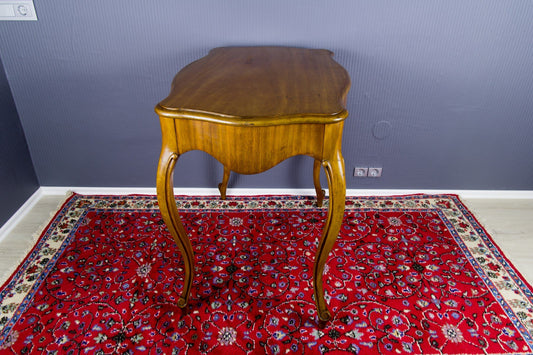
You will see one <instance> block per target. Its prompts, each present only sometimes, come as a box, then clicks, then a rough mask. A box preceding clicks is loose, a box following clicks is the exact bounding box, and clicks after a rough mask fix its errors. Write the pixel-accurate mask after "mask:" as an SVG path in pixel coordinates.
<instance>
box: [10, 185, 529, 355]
mask: <svg viewBox="0 0 533 355" xmlns="http://www.w3.org/2000/svg"><path fill="white" fill-rule="evenodd" d="M176 203H177V205H178V208H179V210H180V215H181V217H182V220H183V222H184V225H185V226H186V229H187V232H188V233H189V235H190V238H191V241H192V244H193V249H194V252H195V258H196V264H195V265H196V270H195V277H194V283H193V289H192V293H191V299H190V302H189V305H188V306H187V308H186V309H184V310H182V309H180V308H178V307H177V306H176V302H177V299H178V297H179V295H180V292H181V290H182V274H183V263H182V260H181V256H180V254H179V251H178V249H177V247H176V245H175V244H174V242H173V240H172V238H171V236H170V235H169V233H168V231H167V230H166V227H165V224H164V223H163V221H162V219H161V216H160V214H159V211H158V208H157V200H156V199H155V197H154V196H135V195H132V196H83V195H76V194H74V195H72V196H71V197H70V198H69V199H68V200H67V202H66V203H65V204H64V205H63V206H62V208H61V209H60V210H59V212H58V213H57V214H56V215H55V216H54V217H53V219H52V220H51V222H50V224H49V225H48V226H47V227H46V228H45V230H44V231H43V233H42V235H41V237H40V238H39V240H38V241H37V244H36V245H35V247H34V249H33V250H32V251H31V253H30V254H29V255H28V257H27V258H26V259H25V261H24V262H23V263H22V264H21V266H20V267H19V268H18V269H17V271H16V272H15V273H14V274H13V275H12V277H11V278H10V279H9V280H8V281H7V282H6V283H5V284H4V286H3V287H2V288H1V289H0V307H1V308H0V353H15V354H22V353H51V354H63V353H101V354H134V353H139V352H143V353H144V352H146V353H153V354H157V353H161V354H171V353H183V354H197V353H209V354H212V353H214V354H216V353H220V354H227V353H232V354H240V353H243V354H244V353H248V354H262V353H268V354H280V353H288V352H290V353H306V354H319V353H354V354H357V353H363V354H368V353H379V354H393V353H411V354H422V353H423V354H501V353H518V354H530V353H532V349H533V339H532V336H531V335H532V334H533V297H532V290H531V287H530V286H529V285H528V284H527V283H526V282H525V281H524V280H523V278H522V277H521V276H520V275H519V274H518V273H517V271H516V270H515V269H514V268H513V267H512V265H511V264H510V263H509V261H508V260H507V259H506V258H505V257H504V256H503V255H502V254H501V252H500V250H499V249H498V248H497V246H496V245H495V244H494V242H493V241H492V239H491V238H490V236H489V235H488V234H487V233H486V231H485V230H484V229H483V227H482V226H481V225H480V224H479V223H478V222H477V221H476V219H475V218H474V217H473V216H472V214H471V213H470V212H469V211H468V210H467V208H466V207H465V206H464V205H463V204H462V202H461V201H460V200H459V198H458V197H457V196H454V195H410V196H395V197H358V198H348V199H347V202H346V212H345V216H344V221H343V225H342V228H341V233H340V236H339V238H338V239H337V242H336V245H335V247H334V250H333V251H332V252H331V254H330V257H329V259H328V262H327V265H326V270H325V275H324V287H325V290H326V299H327V302H328V303H329V308H330V311H331V312H332V314H333V315H334V318H333V319H332V321H331V322H329V323H328V324H326V325H325V326H323V327H321V326H319V324H318V322H317V314H316V309H315V305H314V302H313V298H312V297H313V296H312V293H313V292H312V290H313V288H312V268H313V261H314V253H315V251H316V246H317V240H318V238H320V235H321V231H322V226H323V223H324V220H325V217H326V214H327V208H325V207H323V208H317V207H316V205H315V203H314V199H313V198H312V197H295V196H282V197H279V196H278V197H276V196H267V197H236V198H228V200H226V201H221V200H220V199H218V198H217V197H202V198H193V197H178V198H177V200H176Z"/></svg>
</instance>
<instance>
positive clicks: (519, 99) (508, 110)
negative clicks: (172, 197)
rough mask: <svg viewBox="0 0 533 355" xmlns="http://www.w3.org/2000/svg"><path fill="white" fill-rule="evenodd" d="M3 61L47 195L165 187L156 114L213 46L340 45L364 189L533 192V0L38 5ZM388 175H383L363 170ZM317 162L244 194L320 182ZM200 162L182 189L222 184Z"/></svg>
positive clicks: (181, 177)
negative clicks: (59, 189) (186, 69)
mask: <svg viewBox="0 0 533 355" xmlns="http://www.w3.org/2000/svg"><path fill="white" fill-rule="evenodd" d="M34 3H35V7H36V11H37V15H38V18H39V21H37V22H24V23H23V22H2V23H0V33H1V36H0V55H1V57H2V59H3V61H4V66H5V69H6V72H7V74H8V77H9V81H10V85H11V89H12V92H13V95H14V99H15V102H16V104H17V108H18V111H19V115H20V119H21V122H22V125H23V127H24V131H25V133H26V136H27V140H28V145H29V148H30V152H31V155H32V158H33V162H34V166H35V170H36V172H37V175H38V178H39V181H40V183H41V185H69V186H144V187H148V186H154V185H155V169H156V160H157V158H158V154H159V145H160V131H159V124H158V121H157V119H156V115H155V114H154V112H153V107H154V105H155V104H156V103H157V102H158V101H159V100H160V99H162V98H164V97H165V96H166V95H167V93H168V90H169V88H170V82H171V79H172V77H173V76H174V74H175V73H176V72H177V70H179V69H180V68H182V67H183V66H184V65H186V64H187V63H189V62H190V61H192V60H195V59H197V58H199V57H201V56H203V55H205V54H206V53H207V52H208V50H209V49H210V48H212V47H217V46H226V45H263V44H280V45H291V46H304V47H321V48H328V49H331V50H332V51H334V52H335V53H336V56H335V58H336V59H337V61H338V62H340V63H341V64H342V65H344V66H345V67H346V69H347V70H348V72H349V73H350V75H351V78H352V89H351V91H350V94H349V96H348V110H349V111H350V117H349V118H348V121H347V124H346V128H345V136H344V156H345V160H346V166H347V175H348V181H347V185H348V188H420V189H423V188H440V189H516V190H520V189H529V190H531V189H533V164H532V160H533V148H532V145H531V138H530V137H532V135H533V99H532V92H533V90H532V89H533V88H532V86H533V20H532V19H533V2H532V1H531V0H520V1H519V0H509V1H501V0H472V1H463V0H447V1H435V0H430V1H428V0H410V1H401V2H400V1H394V2H392V1H383V0H377V1H360V0H333V1H314V0H294V1H286V0H271V1H254V0H232V1H206V0H199V1H198V0H197V1H175V0H158V1H157V2H154V1H140V0H127V1H126V0H114V1H103V0H98V1H95V0H93V1H88V0H78V1H71V0H54V1H44V0H34ZM356 165H362V166H369V165H371V166H382V167H383V177H381V178H380V179H368V178H367V179H356V178H354V177H352V173H353V167H354V166H356ZM311 170H312V162H311V159H309V158H307V157H296V158H291V159H289V160H288V161H285V162H284V163H282V164H281V166H278V167H276V168H274V169H272V170H270V171H269V172H267V173H265V174H261V175H254V176H234V177H233V178H232V179H231V180H230V185H231V186H233V187H241V188H242V187H288V188H308V187H311V186H312V179H311ZM221 176H222V169H221V167H220V166H219V165H218V164H217V163H216V162H215V161H214V160H213V159H212V158H210V157H209V156H207V155H205V154H204V153H200V152H193V153H188V154H185V155H184V156H183V158H182V159H181V160H180V161H179V162H178V167H177V173H176V185H177V186H187V187H215V186H216V184H217V183H218V182H219V180H220V178H221Z"/></svg>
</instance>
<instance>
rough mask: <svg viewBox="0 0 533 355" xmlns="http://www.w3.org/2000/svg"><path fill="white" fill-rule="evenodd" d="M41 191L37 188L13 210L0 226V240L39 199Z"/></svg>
mask: <svg viewBox="0 0 533 355" xmlns="http://www.w3.org/2000/svg"><path fill="white" fill-rule="evenodd" d="M42 195H43V191H42V190H41V188H38V189H37V191H35V192H34V193H33V194H32V195H31V196H30V197H29V198H28V199H27V200H26V202H24V204H23V205H22V206H20V208H19V209H18V210H17V212H15V213H14V214H13V215H12V216H11V217H10V218H9V219H8V220H7V221H6V223H4V224H3V225H2V226H0V241H2V239H3V238H4V237H5V236H6V235H8V234H9V233H10V232H11V230H12V229H13V228H14V227H15V226H16V225H17V223H18V222H19V221H20V220H21V219H22V218H23V217H24V216H25V215H26V214H27V213H28V212H29V211H30V210H31V209H32V208H33V206H34V205H35V204H36V203H37V202H38V201H39V199H40V198H41V196H42Z"/></svg>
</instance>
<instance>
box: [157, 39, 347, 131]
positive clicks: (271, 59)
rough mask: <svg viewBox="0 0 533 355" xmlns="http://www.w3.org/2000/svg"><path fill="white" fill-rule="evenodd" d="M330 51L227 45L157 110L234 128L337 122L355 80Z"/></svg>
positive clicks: (194, 68)
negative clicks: (351, 79) (234, 126)
mask: <svg viewBox="0 0 533 355" xmlns="http://www.w3.org/2000/svg"><path fill="white" fill-rule="evenodd" d="M332 56H333V53H332V52H330V51H328V50H324V49H305V48H291V47H221V48H215V49H213V50H211V51H210V52H209V54H208V55H207V56H205V57H203V58H201V59H199V60H197V61H195V62H193V63H191V64H189V65H188V66H186V67H185V68H183V69H182V70H181V71H180V72H179V73H178V74H177V75H176V76H175V77H174V80H173V82H172V88H171V91H170V94H169V95H168V97H167V98H165V99H164V100H163V101H161V102H160V103H159V104H158V105H157V107H156V112H157V113H158V114H159V115H160V116H165V117H170V118H189V119H200V120H206V121H214V122H220V123H225V124H232V125H262V126H265V125H274V124H283V123H285V124H288V123H309V122H311V123H332V122H337V121H342V120H344V119H345V118H346V117H347V116H348V112H347V111H346V107H345V106H346V95H347V93H348V90H349V88H350V77H349V76H348V73H347V72H346V70H345V69H344V68H343V67H342V66H341V65H339V64H338V63H337V62H335V61H334V60H333V59H332Z"/></svg>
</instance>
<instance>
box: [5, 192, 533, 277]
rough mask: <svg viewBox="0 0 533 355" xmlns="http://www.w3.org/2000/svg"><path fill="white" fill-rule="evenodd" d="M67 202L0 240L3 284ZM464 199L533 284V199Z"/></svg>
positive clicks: (44, 209)
mask: <svg viewBox="0 0 533 355" xmlns="http://www.w3.org/2000/svg"><path fill="white" fill-rule="evenodd" d="M64 199H65V195H64V194H52V195H47V194H44V195H41V196H40V197H38V199H37V202H36V203H35V204H34V205H33V207H32V208H31V209H30V210H29V212H28V213H26V214H24V215H23V216H22V218H21V220H20V222H19V223H17V224H16V225H15V226H14V227H13V228H11V230H10V231H8V233H7V234H6V235H5V236H3V238H1V239H0V284H1V283H3V281H5V280H6V278H7V277H8V276H9V275H10V274H11V273H12V272H13V271H14V269H15V268H16V266H17V265H18V263H19V262H20V261H21V260H22V259H23V258H24V256H25V254H26V253H27V251H28V250H29V249H30V248H31V246H32V244H33V241H34V238H35V237H36V233H38V231H39V230H40V229H42V228H43V227H44V224H45V223H47V222H48V220H49V219H50V216H51V214H53V213H54V212H55V211H56V210H57V208H58V206H59V205H60V204H61V202H62V201H63V200H64ZM462 200H463V202H465V204H466V205H467V206H468V207H469V209H470V210H471V211H472V212H474V214H475V215H476V217H477V218H478V220H479V221H480V222H481V223H482V224H483V226H484V227H485V228H486V229H487V231H488V232H489V234H490V235H491V236H492V237H493V239H494V240H495V241H496V244H497V245H498V246H499V247H500V248H501V249H502V250H503V252H504V254H505V255H506V256H507V257H508V258H509V259H510V260H511V262H512V263H513V264H514V265H515V266H516V268H517V269H518V271H520V273H521V274H522V275H523V276H524V277H525V278H526V280H527V281H528V282H529V283H530V284H533V199H501V198H497V199H486V198H462ZM0 237H2V236H1V235H0Z"/></svg>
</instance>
